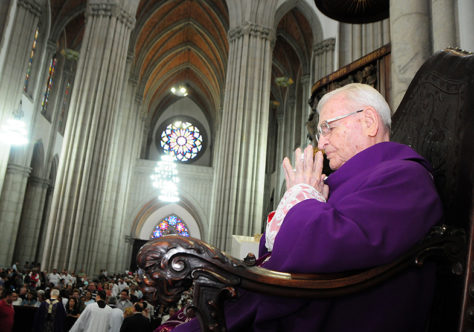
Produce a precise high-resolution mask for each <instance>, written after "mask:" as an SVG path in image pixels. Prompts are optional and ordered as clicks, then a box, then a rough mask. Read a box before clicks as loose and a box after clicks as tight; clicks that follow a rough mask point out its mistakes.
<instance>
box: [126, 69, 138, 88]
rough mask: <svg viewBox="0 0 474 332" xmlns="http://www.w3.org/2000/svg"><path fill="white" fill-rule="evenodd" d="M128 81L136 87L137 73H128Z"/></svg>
mask: <svg viewBox="0 0 474 332" xmlns="http://www.w3.org/2000/svg"><path fill="white" fill-rule="evenodd" d="M128 81H129V82H130V83H131V84H133V85H134V86H136V85H137V84H138V73H137V72H136V71H135V70H132V71H131V72H130V76H129V77H128Z"/></svg>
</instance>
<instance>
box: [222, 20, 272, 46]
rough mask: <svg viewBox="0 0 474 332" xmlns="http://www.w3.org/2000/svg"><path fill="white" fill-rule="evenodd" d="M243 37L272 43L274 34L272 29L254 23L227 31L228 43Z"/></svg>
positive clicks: (247, 23)
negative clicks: (247, 36)
mask: <svg viewBox="0 0 474 332" xmlns="http://www.w3.org/2000/svg"><path fill="white" fill-rule="evenodd" d="M244 35H251V36H255V37H258V38H261V39H265V40H269V41H273V40H274V39H275V33H274V32H273V29H271V28H268V27H265V26H263V25H259V24H256V23H251V22H246V23H244V24H243V25H241V26H238V27H235V28H233V29H231V30H229V33H228V38H229V42H232V41H234V40H235V39H239V38H241V37H242V36H244Z"/></svg>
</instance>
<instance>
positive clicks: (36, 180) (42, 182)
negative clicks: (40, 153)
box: [29, 176, 51, 188]
mask: <svg viewBox="0 0 474 332" xmlns="http://www.w3.org/2000/svg"><path fill="white" fill-rule="evenodd" d="M29 181H30V182H31V184H33V185H36V186H38V187H42V188H48V187H49V186H50V185H51V183H50V181H49V179H43V178H40V177H37V176H30V179H29Z"/></svg>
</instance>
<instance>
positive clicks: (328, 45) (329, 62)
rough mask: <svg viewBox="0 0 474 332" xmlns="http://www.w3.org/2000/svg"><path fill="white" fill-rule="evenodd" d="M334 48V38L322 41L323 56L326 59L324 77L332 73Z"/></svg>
mask: <svg viewBox="0 0 474 332" xmlns="http://www.w3.org/2000/svg"><path fill="white" fill-rule="evenodd" d="M335 46H336V39H335V38H328V39H326V40H325V41H324V55H325V58H326V61H325V64H326V67H325V71H326V72H325V73H324V76H326V75H329V74H331V73H332V72H333V71H334V48H335Z"/></svg>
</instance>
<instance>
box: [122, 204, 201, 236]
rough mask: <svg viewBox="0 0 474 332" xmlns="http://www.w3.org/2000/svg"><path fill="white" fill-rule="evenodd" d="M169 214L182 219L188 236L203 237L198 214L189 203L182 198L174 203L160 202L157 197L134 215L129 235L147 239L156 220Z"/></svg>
mask: <svg viewBox="0 0 474 332" xmlns="http://www.w3.org/2000/svg"><path fill="white" fill-rule="evenodd" d="M171 214H175V215H177V216H178V217H180V218H181V219H183V221H184V222H185V223H186V225H187V226H188V229H189V233H190V236H192V237H195V238H199V239H201V238H204V234H205V233H204V229H203V223H202V221H201V218H200V216H199V215H198V213H197V212H196V209H195V208H194V207H193V206H192V205H191V203H190V202H188V201H187V200H186V199H183V198H181V200H180V201H179V202H178V203H175V204H169V203H166V202H162V201H160V200H158V198H154V199H152V200H150V201H148V202H147V203H146V204H144V205H143V206H142V207H141V209H140V211H138V213H137V214H136V215H135V218H134V220H133V223H132V229H131V231H130V236H131V237H132V238H135V239H142V240H148V239H149V238H150V234H151V232H152V230H153V228H154V227H155V226H156V225H157V224H158V222H159V221H160V220H161V219H163V218H165V217H167V216H169V215H171Z"/></svg>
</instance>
